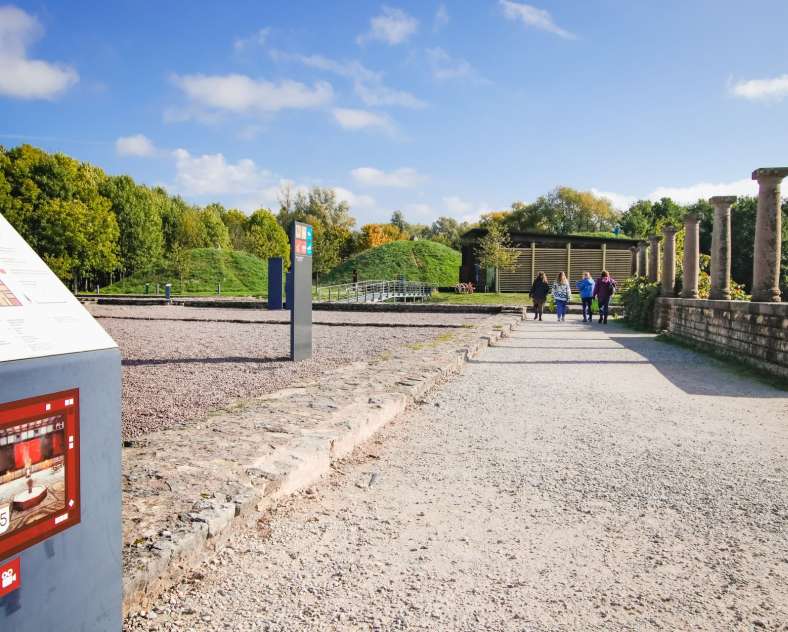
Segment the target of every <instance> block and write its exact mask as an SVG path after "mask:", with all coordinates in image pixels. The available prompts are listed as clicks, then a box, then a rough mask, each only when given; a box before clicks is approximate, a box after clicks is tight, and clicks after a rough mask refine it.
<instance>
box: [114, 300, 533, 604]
mask: <svg viewBox="0 0 788 632" xmlns="http://www.w3.org/2000/svg"><path fill="white" fill-rule="evenodd" d="M520 320H521V315H516V316H514V315H511V314H509V315H498V316H493V317H489V318H485V319H483V320H482V321H480V323H479V324H478V325H477V326H475V327H472V328H467V329H461V330H456V331H453V332H452V333H451V334H447V335H443V336H440V337H438V338H436V339H435V340H433V341H431V342H427V343H423V344H419V345H411V346H410V348H403V349H402V350H400V351H397V352H395V353H384V354H382V355H381V356H380V357H378V358H376V359H375V360H373V361H370V362H358V363H355V364H350V365H346V366H343V367H341V368H339V369H338V370H334V371H331V372H330V373H326V374H323V375H322V376H320V377H319V378H318V379H317V380H315V381H314V382H312V383H308V384H302V385H299V386H297V387H294V388H289V389H285V390H282V391H278V392H276V393H273V394H271V395H268V396H266V397H262V398H259V399H255V400H252V401H246V402H240V403H238V404H236V405H235V407H234V409H232V410H230V411H228V412H222V413H218V414H215V415H212V416H209V417H208V418H207V419H205V420H203V421H197V422H194V423H191V424H189V426H188V427H183V428H181V427H178V428H172V429H168V430H163V431H161V432H157V433H153V434H151V435H148V436H146V437H143V438H140V439H135V440H133V441H131V442H130V445H131V447H128V448H126V449H124V451H123V487H124V489H123V494H124V496H123V543H124V546H123V565H124V612H125V613H129V612H132V611H135V610H138V609H144V608H145V607H146V605H147V604H148V603H149V602H150V601H151V600H152V599H153V598H155V597H156V596H157V595H158V594H159V593H160V592H161V591H162V590H164V589H166V588H168V587H169V586H171V585H172V584H174V583H175V582H176V581H178V580H179V579H181V578H182V577H183V576H184V575H185V574H186V573H188V572H189V570H190V569H191V568H193V567H195V566H196V565H197V564H199V563H200V562H201V561H202V560H203V558H204V557H205V556H206V555H209V554H212V553H213V551H214V550H215V549H216V548H217V547H218V546H221V543H222V541H223V538H224V537H226V535H227V534H228V533H229V528H230V527H232V526H233V525H236V526H237V525H241V524H244V523H245V522H247V521H249V520H252V519H254V518H255V517H256V516H258V515H259V512H260V511H263V510H265V509H266V508H267V507H269V506H270V505H271V503H273V502H275V501H276V500H277V499H278V498H281V497H282V496H285V495H287V494H291V493H293V492H295V491H297V490H299V489H304V488H306V487H308V486H310V485H311V484H313V483H314V482H315V481H317V480H318V479H319V478H320V477H321V476H322V475H324V474H325V473H327V472H328V471H329V469H330V467H331V464H332V462H334V461H335V460H337V459H341V458H342V457H344V456H346V455H347V454H349V453H350V452H351V451H352V450H353V448H355V447H356V446H357V445H359V444H361V443H363V442H364V441H366V440H367V439H368V438H369V437H370V436H372V435H373V434H374V433H375V432H377V431H378V430H379V429H380V428H381V427H382V426H383V425H385V424H386V423H388V422H389V421H391V420H392V419H393V418H394V417H396V416H397V415H398V414H400V413H401V412H403V411H404V410H405V409H406V408H407V407H408V405H410V404H411V403H413V402H414V401H418V400H420V399H421V398H423V396H424V395H425V394H426V393H427V392H428V391H429V390H430V389H432V388H433V387H434V386H436V385H437V384H439V383H440V382H442V381H443V380H445V379H446V378H447V377H448V376H450V375H452V374H454V373H457V372H458V371H460V370H461V368H462V365H463V364H464V362H465V361H466V360H467V359H468V358H471V357H474V356H475V355H476V354H477V353H478V351H479V350H480V349H481V348H483V347H485V346H487V345H494V344H495V343H496V341H497V340H498V339H499V338H501V337H502V336H504V335H506V333H507V332H509V331H511V329H512V327H513V326H514V324H515V323H516V322H519V321H520Z"/></svg>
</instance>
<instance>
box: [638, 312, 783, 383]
mask: <svg viewBox="0 0 788 632" xmlns="http://www.w3.org/2000/svg"><path fill="white" fill-rule="evenodd" d="M654 322H655V326H656V328H657V330H658V331H663V330H666V331H668V332H669V333H671V334H672V335H674V336H676V337H677V338H680V339H685V340H687V341H689V342H693V343H696V344H699V345H701V346H708V347H709V348H710V350H712V351H714V352H717V353H721V354H724V355H729V356H732V357H735V358H736V359H739V360H741V361H742V362H745V363H747V364H750V365H751V366H754V367H756V368H759V369H762V370H765V371H768V372H769V373H771V374H773V375H777V376H779V377H782V378H786V379H788V303H749V302H746V301H709V300H699V299H683V298H662V297H661V298H658V299H657V305H656V314H655V321H654Z"/></svg>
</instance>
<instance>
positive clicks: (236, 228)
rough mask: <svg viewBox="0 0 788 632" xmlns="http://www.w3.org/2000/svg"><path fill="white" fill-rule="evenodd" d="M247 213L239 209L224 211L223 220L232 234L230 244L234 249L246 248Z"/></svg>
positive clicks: (230, 234) (229, 233)
mask: <svg viewBox="0 0 788 632" xmlns="http://www.w3.org/2000/svg"><path fill="white" fill-rule="evenodd" d="M246 219H247V218H246V215H245V214H244V213H242V212H241V211H239V210H238V209H234V208H232V209H230V210H226V211H224V212H223V213H222V221H223V222H224V225H225V226H226V227H227V234H228V235H229V236H230V245H231V246H232V248H233V249H234V250H245V249H246Z"/></svg>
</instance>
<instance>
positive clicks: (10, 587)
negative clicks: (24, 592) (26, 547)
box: [0, 558, 22, 597]
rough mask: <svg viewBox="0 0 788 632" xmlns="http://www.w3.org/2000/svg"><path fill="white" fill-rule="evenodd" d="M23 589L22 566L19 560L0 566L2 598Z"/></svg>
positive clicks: (0, 595) (0, 593) (0, 592)
mask: <svg viewBox="0 0 788 632" xmlns="http://www.w3.org/2000/svg"><path fill="white" fill-rule="evenodd" d="M21 587H22V565H21V564H20V562H19V558H16V559H15V560H11V561H10V562H6V563H5V564H0V597H5V596H6V595H7V594H9V593H12V592H14V591H15V590H17V589H18V588H21Z"/></svg>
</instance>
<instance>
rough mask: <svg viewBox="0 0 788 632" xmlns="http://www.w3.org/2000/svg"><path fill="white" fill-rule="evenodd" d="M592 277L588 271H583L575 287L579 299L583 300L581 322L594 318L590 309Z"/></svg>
mask: <svg viewBox="0 0 788 632" xmlns="http://www.w3.org/2000/svg"><path fill="white" fill-rule="evenodd" d="M594 285H595V284H594V279H592V278H591V273H590V272H583V278H582V279H580V280H579V281H578V282H577V284H576V285H575V287H576V288H577V289H578V291H579V292H580V300H581V301H583V322H584V323H590V322H591V321H593V320H594V312H593V310H592V309H591V302H592V301H593V300H594Z"/></svg>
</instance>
